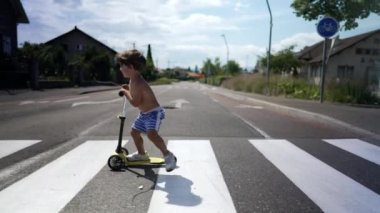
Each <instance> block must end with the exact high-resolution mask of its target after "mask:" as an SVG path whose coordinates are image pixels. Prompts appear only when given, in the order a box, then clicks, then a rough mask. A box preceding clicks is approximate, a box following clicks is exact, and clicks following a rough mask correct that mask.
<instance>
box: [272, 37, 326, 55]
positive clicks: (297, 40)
mask: <svg viewBox="0 0 380 213" xmlns="http://www.w3.org/2000/svg"><path fill="white" fill-rule="evenodd" d="M321 40H322V38H321V37H320V36H319V35H318V34H317V33H316V32H315V33H297V34H294V35H292V36H291V37H288V38H285V39H283V40H281V41H280V42H279V43H277V44H275V45H274V46H273V50H274V51H279V50H282V49H285V48H288V47H290V46H292V45H295V51H298V50H301V49H302V48H304V47H305V46H310V45H312V44H314V43H317V42H319V41H321Z"/></svg>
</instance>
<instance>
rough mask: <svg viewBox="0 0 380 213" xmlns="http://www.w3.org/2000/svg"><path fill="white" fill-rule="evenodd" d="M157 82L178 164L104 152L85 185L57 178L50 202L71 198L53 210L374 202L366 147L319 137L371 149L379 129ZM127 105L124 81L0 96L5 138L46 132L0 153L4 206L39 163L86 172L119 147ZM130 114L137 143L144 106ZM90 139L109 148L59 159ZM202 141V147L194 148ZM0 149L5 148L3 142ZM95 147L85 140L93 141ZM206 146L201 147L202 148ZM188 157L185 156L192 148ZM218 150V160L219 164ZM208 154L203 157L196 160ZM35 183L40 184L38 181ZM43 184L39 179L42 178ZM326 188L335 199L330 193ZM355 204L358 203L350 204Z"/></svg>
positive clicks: (195, 86)
mask: <svg viewBox="0 0 380 213" xmlns="http://www.w3.org/2000/svg"><path fill="white" fill-rule="evenodd" d="M153 88H154V91H155V93H156V95H157V97H158V99H159V102H160V104H161V105H162V106H163V107H164V108H165V110H166V118H165V120H164V122H163V124H162V126H161V129H160V133H161V135H162V136H163V137H164V139H165V140H166V141H169V142H168V144H169V148H172V149H174V150H178V151H177V153H178V154H177V157H178V168H177V169H176V170H175V171H174V172H173V173H165V172H162V171H161V169H159V168H146V167H145V168H128V169H127V170H124V171H122V172H112V171H110V170H109V168H108V166H106V162H105V161H104V163H102V162H103V161H100V164H99V166H98V168H97V169H98V170H96V171H95V172H94V175H93V176H91V177H89V178H88V179H87V180H85V181H83V183H81V184H79V183H80V180H79V179H78V180H77V179H76V178H80V177H81V175H80V172H73V174H72V176H75V177H74V179H73V181H74V182H76V183H72V182H68V183H66V182H65V180H62V184H60V185H59V184H58V185H57V187H58V186H61V185H63V189H62V191H59V190H57V191H56V195H57V197H55V196H49V199H52V202H54V201H56V200H59V199H60V198H59V196H58V195H62V196H63V195H68V196H67V198H66V199H67V201H64V202H63V201H62V202H61V203H60V202H58V201H57V205H56V206H53V207H51V208H52V209H55V210H58V211H61V212H148V211H149V212H160V210H158V209H161V210H162V211H164V210H165V211H170V210H171V211H184V212H197V211H198V212H202V211H203V212H204V211H205V210H207V211H209V212H217V210H218V211H219V212H234V211H236V212H323V211H335V210H341V211H345V212H347V211H354V212H355V211H357V210H360V211H361V212H363V211H367V210H368V211H369V210H371V208H377V207H379V204H378V203H380V196H379V194H380V183H379V181H378V180H379V179H380V167H379V163H378V162H377V161H376V160H377V159H378V157H376V156H375V157H374V158H375V159H374V160H373V159H372V158H369V159H366V156H367V155H366V153H364V154H362V155H360V154H357V153H356V154H353V153H351V152H349V151H345V150H343V148H338V147H337V146H336V145H333V144H332V143H327V142H326V141H324V140H326V139H330V140H333V141H335V140H336V141H338V142H339V141H345V140H347V139H350V140H353V141H354V143H355V144H354V145H358V146H360V147H361V146H362V142H363V143H364V145H365V147H366V148H368V145H369V150H370V151H373V152H375V153H377V152H379V151H378V149H379V148H378V146H379V143H380V142H379V141H378V140H377V139H373V138H369V137H367V136H366V135H361V134H359V133H358V132H357V131H351V130H350V129H347V128H341V127H338V126H336V125H330V124H328V123H321V122H317V121H313V120H311V119H302V118H300V117H296V116H292V115H289V114H287V113H282V112H280V111H276V110H273V109H272V108H270V107H268V106H267V105H263V104H252V102H248V101H246V100H236V99H232V98H229V96H228V95H224V94H221V93H220V92H218V88H212V87H208V86H205V85H202V84H199V83H187V82H181V83H178V84H173V85H164V86H154V87H153ZM223 92H225V91H224V90H223ZM122 103H123V102H122V99H121V98H119V97H118V96H117V89H116V90H113V91H102V92H95V93H86V94H80V93H78V91H77V90H75V89H61V90H49V91H44V92H25V93H22V94H19V95H16V96H13V97H10V98H3V99H2V102H1V103H0V109H1V111H0V119H1V121H0V144H1V141H8V142H9V141H11V140H38V141H40V142H38V143H35V144H33V145H30V146H26V147H24V148H22V149H19V151H16V152H13V153H11V154H9V155H6V156H3V157H1V158H0V189H1V190H2V191H0V203H1V204H2V205H0V206H3V204H4V202H5V201H6V200H5V198H4V197H7V196H8V197H9V196H11V195H13V194H12V192H13V193H15V192H17V190H16V189H17V188H16V186H17V185H20V187H21V188H22V187H24V188H23V189H24V190H28V188H25V186H24V185H22V184H23V180H28V181H32V180H31V179H32V178H29V177H30V176H33V175H34V174H35V173H41V175H42V177H46V180H45V181H46V184H48V183H49V180H48V179H49V177H51V180H55V179H54V178H57V177H58V178H59V176H60V175H62V176H64V175H65V172H64V171H65V169H63V171H62V174H60V173H61V170H59V171H58V172H51V171H50V170H48V169H45V170H47V171H48V172H50V173H46V175H45V173H43V172H42V171H45V170H44V168H45V167H48V166H49V165H52V166H51V167H55V168H58V166H62V164H63V168H67V170H70V169H71V168H73V167H79V170H78V171H82V170H86V169H89V170H90V167H91V166H93V167H95V165H96V163H95V160H96V158H95V160H94V159H92V158H94V156H97V155H99V156H101V155H102V154H103V155H104V153H106V155H107V156H108V152H109V155H110V154H112V152H113V147H116V140H117V137H118V131H119V120H118V118H117V115H118V114H119V113H120V112H121V107H122ZM127 113H128V114H127V120H126V124H125V134H124V139H125V140H126V141H127V140H128V141H130V142H128V143H127V145H126V147H127V148H128V149H129V150H130V152H132V151H134V150H135V149H134V146H133V143H132V142H131V138H130V137H129V136H128V133H129V127H130V125H131V123H132V121H133V119H134V117H135V116H136V115H137V113H138V111H137V110H136V109H134V108H131V107H129V108H128V112H127ZM145 140H146V148H147V151H148V152H149V153H150V155H151V156H160V153H159V152H158V151H157V149H156V148H155V147H154V146H153V145H152V144H151V143H150V142H148V141H147V139H146V138H145ZM357 140H360V141H359V142H358V141H357ZM89 141H110V142H109V143H107V144H106V146H107V147H112V148H110V150H109V151H108V150H98V151H96V152H93V153H92V152H91V151H88V153H86V154H81V155H80V157H78V160H77V162H76V161H75V162H76V165H75V166H68V165H71V164H69V163H68V162H66V161H65V160H62V161H63V162H62V163H61V164H55V162H57V161H58V160H59V159H61V158H62V159H66V156H69V155H70V153H72V152H73V151H76V150H79V149H81V148H82V147H83V146H86V145H87V144H88V143H89ZM176 142H178V143H176ZM181 143H182V144H183V146H182V147H181ZM110 144H111V145H110ZM113 144H114V145H113ZM174 144H178V146H177V147H176V146H173V145H174ZM207 144H210V147H211V149H210V150H211V151H209V152H206V151H205V150H203V149H206V148H207ZM204 145H206V146H205V147H206V148H202V150H200V149H197V147H203V146H204ZM277 145H278V147H277ZM354 145H353V146H354ZM364 145H363V146H364ZM94 146H95V145H94ZM9 147H10V146H9ZM86 147H87V146H86ZM1 148H2V149H3V150H5V149H7V146H2V147H1ZM95 148H96V147H93V146H91V145H90V146H88V148H86V149H88V150H92V149H95ZM203 151H205V152H206V153H205V154H203V155H206V156H203V155H202V153H203ZM103 152H104V153H103ZM182 152H183V154H182ZM191 152H193V153H191ZM198 152H199V153H198ZM73 155H74V154H73ZM187 155H190V159H187V158H186V156H187ZM214 155H215V159H216V162H217V164H214V163H213V162H212V161H213V158H212V156H214ZM283 155H284V156H283ZM107 156H106V157H107ZM210 156H211V157H210ZM87 157H88V158H89V160H88V159H87ZM181 157H182V159H181ZM203 157H207V159H205V160H201V159H203ZM209 157H210V158H209ZM293 157H294V159H293ZM90 158H91V159H90ZM185 158H186V159H187V160H186V159H185ZM67 159H69V160H70V158H69V157H67ZM69 160H67V161H69ZM87 160H88V161H89V162H93V161H94V165H91V166H90V165H89V164H88V163H86V162H87ZM51 162H52V163H51ZM49 163H51V164H49ZM65 165H66V167H65ZM69 167H70V169H69ZM41 168H42V169H41ZM219 171H220V172H221V173H220V175H219ZM92 172H93V171H92ZM176 172H178V173H176ZM56 173H58V174H56ZM88 173H89V172H88ZM47 174H49V175H47ZM50 175H51V176H50ZM56 176H57V177H56ZM36 177H37V176H36ZM314 178H315V179H314ZM40 181H44V180H40ZM25 182H26V181H25ZM162 182H165V184H166V185H165V184H164V185H163V183H162ZM26 183H28V182H26ZM31 183H33V184H30V185H34V183H35V182H31ZM170 183H172V184H173V186H172V188H170V187H169V186H170ZM38 184H42V183H35V185H36V186H37V185H38ZM55 184H56V183H55ZM65 184H66V185H65ZM75 184H79V186H78V187H79V188H78V190H77V191H75V193H73V192H71V191H70V189H69V188H70V187H69V186H71V185H75ZM224 184H225V186H226V187H224ZM14 186H15V187H14ZM208 187H210V188H208ZM334 187H336V188H334ZM173 188H174V189H173ZM347 188H348V189H347ZM342 189H345V190H343V191H342ZM30 190H31V192H29V193H31V194H33V190H38V189H33V188H31V189H30ZM50 190H51V188H50ZM35 193H38V191H36V192H35ZM70 193H72V194H70ZM40 194H43V193H40ZM69 194H70V195H69ZM328 194H332V195H333V197H332V198H329V197H328V196H327V195H328ZM337 195H338V196H337ZM162 196H163V197H162ZM41 197H43V196H42V195H41ZM324 197H326V198H327V201H326V200H325V199H324ZM2 198H3V200H2ZM157 198H160V199H161V200H160V199H157ZM217 198H220V199H221V200H216V199H217ZM22 199H23V198H19V199H14V203H15V204H14V205H16V204H17V202H23V200H22ZM25 199H26V198H25ZM35 199H36V200H37V201H34V202H31V203H27V202H26V201H25V202H26V203H25V205H29V206H36V207H35V209H36V211H37V212H43V210H42V211H38V207H39V206H38V205H39V204H38V203H39V202H41V203H44V201H40V200H39V198H35ZM26 200H27V199H26ZM61 200H64V199H61ZM363 200H365V201H366V202H364V203H363V202H362V201H363ZM153 201H155V202H153ZM160 201H161V202H160ZM222 201H223V202H222ZM46 202H48V201H46ZM213 202H214V203H213ZM215 202H218V203H215ZM36 203H37V204H36ZM154 203H158V204H156V205H157V206H158V207H156V206H155V208H154V209H152V208H153V207H152V206H154V205H153V204H154ZM229 203H231V205H229ZM350 203H354V204H352V205H353V206H354V207H352V206H351V204H350ZM357 203H359V204H357ZM8 204H9V203H7V205H8ZM41 205H42V206H43V204H41ZM10 206H11V205H10ZM1 208H2V207H0V210H1ZM4 208H5V207H4ZM218 208H222V209H218ZM223 208H224V209H223ZM2 212H3V211H2ZM4 212H7V211H4Z"/></svg>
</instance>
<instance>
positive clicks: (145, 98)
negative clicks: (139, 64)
mask: <svg viewBox="0 0 380 213" xmlns="http://www.w3.org/2000/svg"><path fill="white" fill-rule="evenodd" d="M129 91H130V94H131V96H132V100H135V104H134V106H135V107H137V108H139V110H140V111H141V112H148V111H150V110H152V109H154V108H157V107H159V106H160V104H159V103H158V101H157V99H156V96H155V95H154V93H153V90H152V88H151V87H150V86H149V84H148V83H147V82H146V81H145V80H144V79H143V78H142V77H141V75H139V76H136V78H131V79H130V82H129Z"/></svg>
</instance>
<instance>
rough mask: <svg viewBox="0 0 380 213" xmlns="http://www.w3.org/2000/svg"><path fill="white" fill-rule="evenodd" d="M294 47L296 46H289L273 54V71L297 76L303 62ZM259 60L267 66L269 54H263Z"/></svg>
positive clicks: (262, 64)
mask: <svg viewBox="0 0 380 213" xmlns="http://www.w3.org/2000/svg"><path fill="white" fill-rule="evenodd" d="M293 49H294V46H290V47H288V48H285V49H283V50H280V51H278V52H277V53H275V54H274V55H271V58H272V62H271V67H272V71H273V73H276V74H281V73H288V74H292V75H293V76H296V75H297V74H298V72H297V69H298V68H299V67H301V65H302V62H301V61H300V60H299V59H297V57H296V56H295V53H294V51H293ZM259 61H260V64H261V66H266V65H267V56H266V55H264V56H261V57H260V59H259Z"/></svg>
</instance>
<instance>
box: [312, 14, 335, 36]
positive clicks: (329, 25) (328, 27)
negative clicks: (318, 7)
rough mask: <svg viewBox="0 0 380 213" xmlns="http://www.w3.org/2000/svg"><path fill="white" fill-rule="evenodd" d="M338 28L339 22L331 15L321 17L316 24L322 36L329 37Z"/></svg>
mask: <svg viewBox="0 0 380 213" xmlns="http://www.w3.org/2000/svg"><path fill="white" fill-rule="evenodd" d="M338 30H339V23H338V22H337V21H336V20H335V19H334V18H331V17H328V16H325V17H323V18H322V19H321V20H320V21H319V22H318V24H317V32H318V34H319V35H320V36H322V37H324V38H330V37H331V36H333V35H335V34H336V33H337V32H338Z"/></svg>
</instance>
